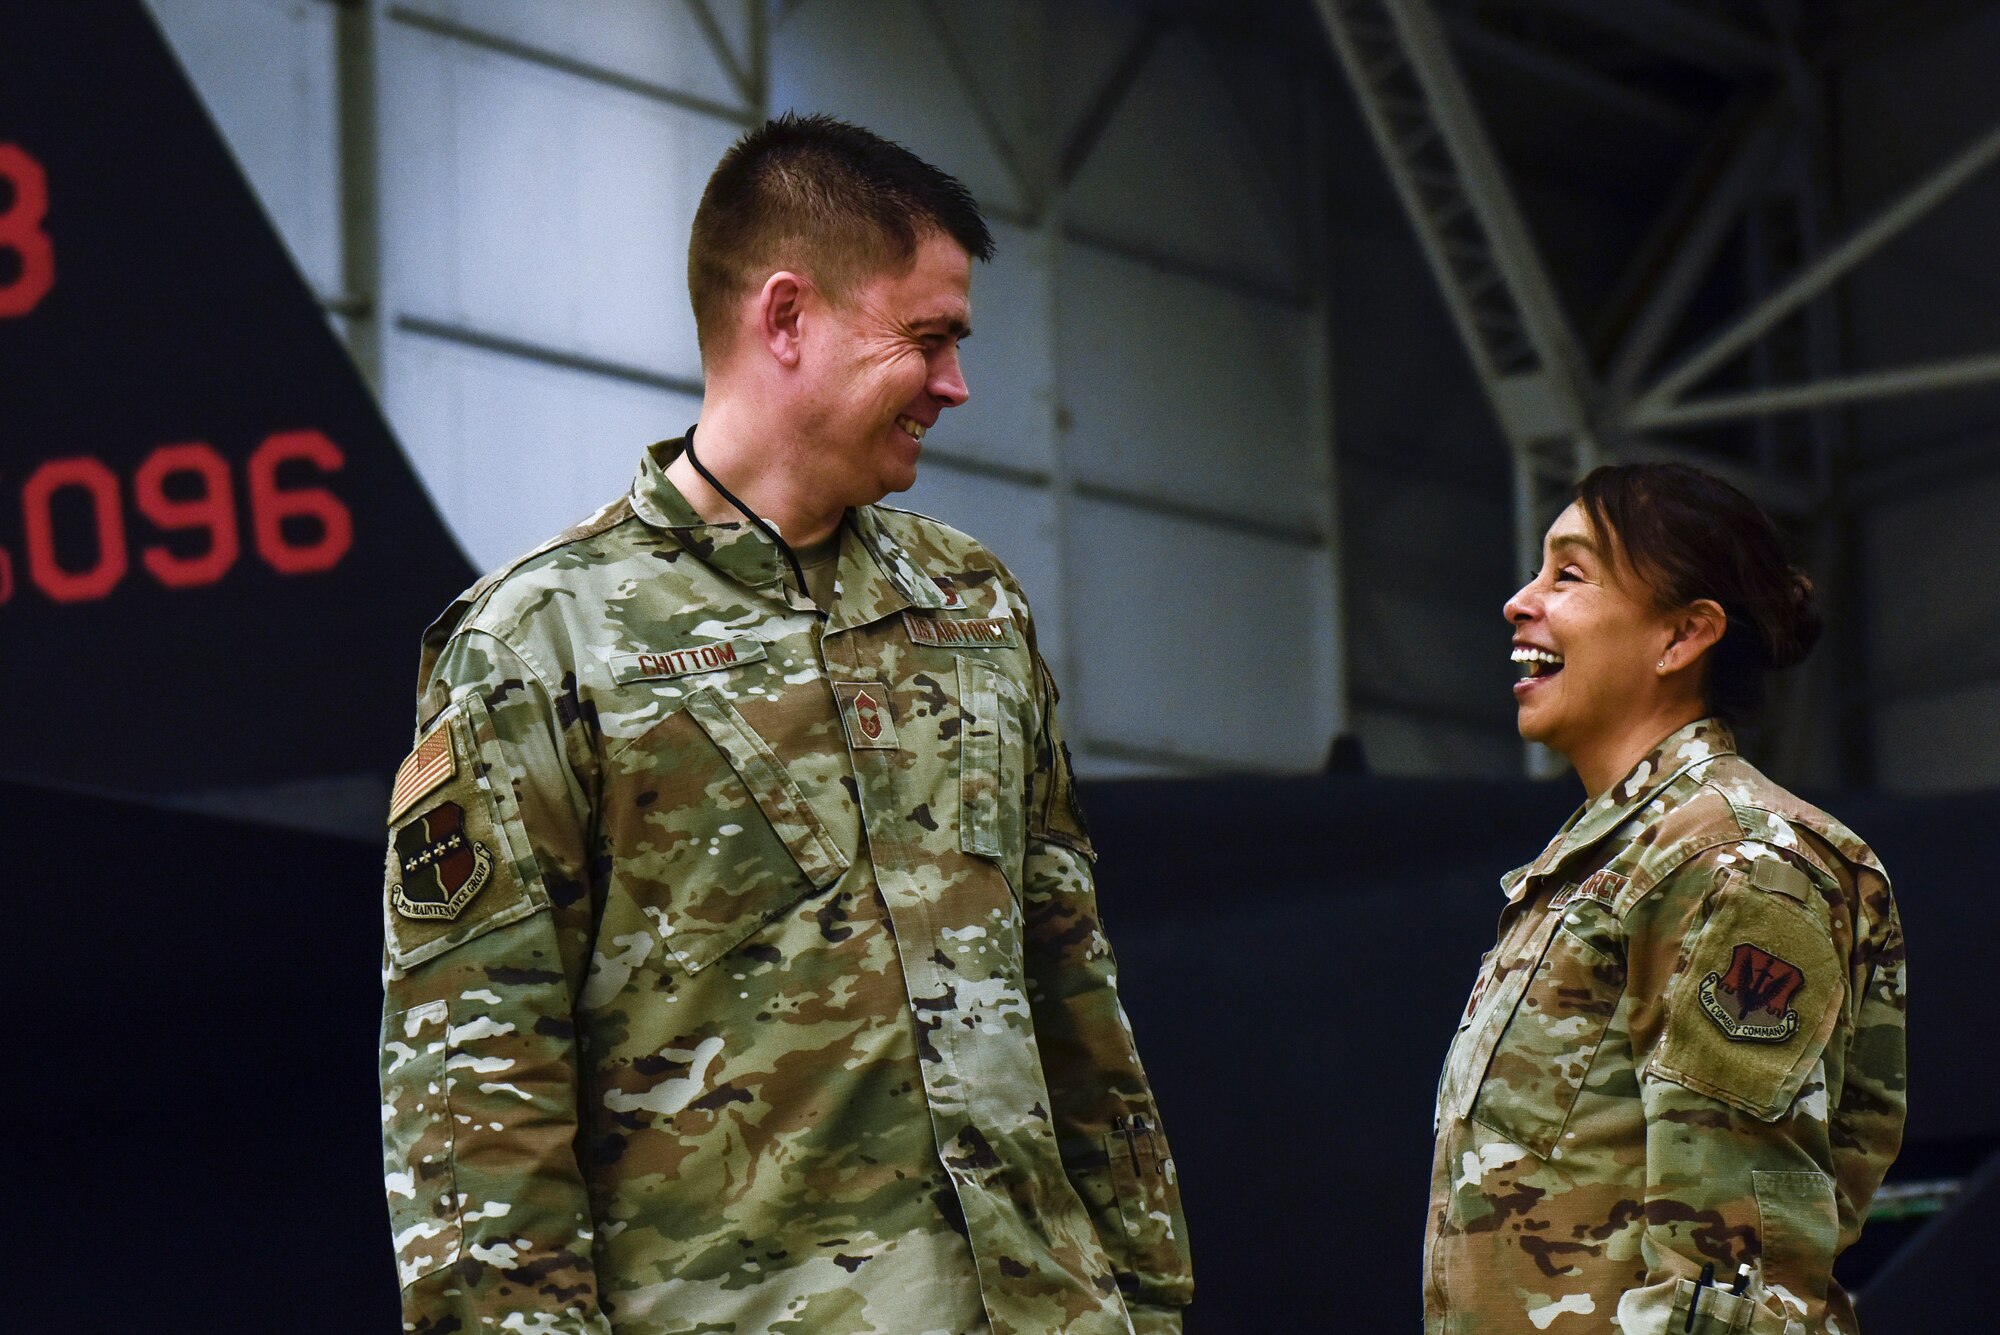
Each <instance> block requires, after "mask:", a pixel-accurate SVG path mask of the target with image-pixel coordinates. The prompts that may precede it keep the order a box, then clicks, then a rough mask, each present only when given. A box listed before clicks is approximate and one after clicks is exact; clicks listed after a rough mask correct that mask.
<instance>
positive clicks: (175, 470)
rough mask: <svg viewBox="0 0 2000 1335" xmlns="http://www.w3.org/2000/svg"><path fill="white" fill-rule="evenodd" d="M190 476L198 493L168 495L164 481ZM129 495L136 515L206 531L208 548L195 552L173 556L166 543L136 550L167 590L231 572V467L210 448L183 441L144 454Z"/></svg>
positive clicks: (234, 545)
mask: <svg viewBox="0 0 2000 1335" xmlns="http://www.w3.org/2000/svg"><path fill="white" fill-rule="evenodd" d="M170 477H192V478H198V479H200V481H201V494H200V495H199V496H196V497H193V498H192V499H189V500H175V499H174V498H173V497H171V496H169V495H167V486H166V484H167V479H168V478H170ZM132 483H133V486H132V490H133V499H134V501H135V502H137V504H138V506H139V513H140V514H142V515H144V516H146V518H148V519H150V520H152V521H153V523H154V524H156V525H158V526H159V527H160V528H161V529H164V530H166V531H168V532H176V531H179V530H182V529H204V530H206V531H207V533H208V548H207V550H206V551H204V552H202V553H201V555H199V556H176V555H175V554H174V553H173V552H172V550H170V549H169V548H166V547H148V548H146V549H145V550H144V551H143V552H141V553H140V554H139V559H140V560H141V561H142V562H144V563H145V566H146V569H148V570H150V571H152V572H153V578H154V579H157V580H158V581H160V583H162V584H164V585H166V586H167V587H168V588H170V589H188V588H193V587H195V586H197V585H201V584H213V583H215V581H217V580H219V579H221V578H222V577H223V576H224V575H226V574H228V573H229V568H230V567H231V566H233V565H235V564H236V557H237V554H238V553H239V552H241V551H242V540H241V537H240V535H239V534H238V532H237V527H236V488H235V487H234V486H233V485H232V484H231V483H230V480H229V465H228V463H227V462H225V461H224V459H223V457H222V456H221V455H220V454H217V453H216V452H215V450H214V448H213V447H212V446H208V445H204V444H202V443H200V442H199V441H196V442H193V443H190V444H187V445H162V446H160V448H159V449H157V450H154V451H153V452H152V453H151V454H149V455H147V456H146V460H145V462H144V463H142V464H140V465H139V472H138V474H137V475H136V476H135V477H134V478H133V479H132Z"/></svg>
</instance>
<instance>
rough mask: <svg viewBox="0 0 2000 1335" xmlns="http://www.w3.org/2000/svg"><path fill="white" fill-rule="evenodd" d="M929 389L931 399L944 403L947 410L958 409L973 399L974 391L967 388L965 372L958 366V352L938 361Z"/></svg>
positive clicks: (954, 351)
mask: <svg viewBox="0 0 2000 1335" xmlns="http://www.w3.org/2000/svg"><path fill="white" fill-rule="evenodd" d="M928 388H929V390H930V395H931V397H932V398H934V399H938V400H940V401H942V402H943V404H944V406H945V407H947V408H956V407H958V406H959V405H960V404H962V403H964V402H965V401H966V400H967V399H969V398H971V397H972V391H971V390H969V389H967V388H966V387H965V371H964V368H962V367H961V366H960V365H959V364H958V353H957V351H956V350H953V351H951V352H948V353H946V354H945V355H944V356H942V357H940V358H939V359H938V361H937V364H936V366H935V367H934V368H933V369H932V371H931V383H930V385H929V386H928Z"/></svg>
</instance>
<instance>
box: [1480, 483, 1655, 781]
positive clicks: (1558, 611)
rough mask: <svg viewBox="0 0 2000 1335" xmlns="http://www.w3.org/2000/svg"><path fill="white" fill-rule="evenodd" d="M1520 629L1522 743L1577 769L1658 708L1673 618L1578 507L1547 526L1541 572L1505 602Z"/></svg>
mask: <svg viewBox="0 0 2000 1335" xmlns="http://www.w3.org/2000/svg"><path fill="white" fill-rule="evenodd" d="M1506 617H1507V620H1508V622H1509V623H1511V624H1512V626H1513V627H1514V653H1513V657H1514V662H1515V663H1516V664H1517V665H1519V667H1520V668H1521V671H1522V674H1523V675H1522V677H1521V679H1520V680H1519V681H1517V682H1515V683H1514V701H1515V708H1516V723H1517V725H1518V727H1519V729H1520V733H1521V736H1522V737H1524V738H1526V739H1527V740H1528V741H1531V742H1540V743H1542V744H1543V745H1545V746H1547V747H1549V748H1550V749H1552V750H1554V751H1557V752H1559V753H1560V754H1562V755H1564V756H1566V757H1568V758H1569V759H1570V760H1571V761H1573V762H1574V761H1575V760H1576V759H1577V758H1578V756H1579V755H1582V754H1586V753H1589V752H1591V751H1593V750H1596V749H1599V748H1600V747H1601V746H1602V745H1603V744H1604V743H1606V742H1607V741H1609V740H1610V739H1612V738H1615V737H1618V736H1620V735H1621V734H1622V733H1624V732H1625V731H1627V730H1628V729H1629V728H1630V727H1631V726H1632V724H1633V722H1634V721H1635V720H1636V719H1641V718H1645V717H1647V716H1649V715H1651V714H1652V713H1653V712H1654V711H1655V709H1656V708H1657V706H1658V700H1657V699H1656V697H1657V696H1658V695H1659V694H1660V692H1661V688H1662V682H1661V678H1660V673H1659V670H1658V667H1657V663H1658V662H1659V660H1660V659H1661V657H1662V655H1663V654H1665V652H1666V651H1667V648H1668V646H1669V645H1670V644H1671V643H1672V641H1673V639H1674V626H1673V621H1672V617H1671V614H1670V613H1668V612H1665V611H1662V610H1661V609H1660V608H1658V607H1656V606H1655V604H1654V598H1653V595H1652V591H1651V590H1650V589H1648V588H1646V586H1645V585H1644V584H1643V583H1642V582H1641V581H1640V580H1639V579H1638V577H1637V576H1636V575H1634V574H1633V573H1632V570H1631V568H1630V567H1629V565H1627V563H1626V562H1625V561H1624V560H1623V559H1622V558H1621V557H1620V556H1619V555H1618V553H1617V552H1616V551H1615V550H1614V548H1613V546H1612V542H1611V540H1610V539H1609V538H1608V536H1607V535H1603V534H1599V533H1597V532H1596V531H1594V530H1593V529H1592V527H1591V524H1590V521H1589V519H1588V518H1587V517H1586V516H1585V514H1584V512H1583V509H1582V507H1581V506H1578V505H1574V504H1573V505H1571V506H1570V507H1569V508H1568V509H1566V510H1564V511H1563V512H1562V514H1560V515H1559V516H1557V517H1556V521H1555V523H1554V524H1552V525H1550V526H1549V531H1548V534H1547V536H1546V537H1545V538H1544V539H1543V544H1542V567H1541V569H1540V570H1539V571H1537V572H1536V574H1535V576H1534V578H1533V579H1531V580H1529V581H1528V583H1526V584H1525V585H1523V586H1522V587H1521V589H1520V590H1519V592H1517V593H1515V595H1514V596H1513V597H1512V598H1509V599H1508V600H1507V604H1506Z"/></svg>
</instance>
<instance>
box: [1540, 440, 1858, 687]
mask: <svg viewBox="0 0 2000 1335" xmlns="http://www.w3.org/2000/svg"><path fill="white" fill-rule="evenodd" d="M1576 500H1577V503H1578V504H1579V505H1581V506H1582V507H1583V512H1584V515H1585V517H1586V518H1588V519H1589V521H1590V526H1591V528H1592V529H1593V530H1595V531H1596V533H1597V535H1598V537H1599V538H1600V539H1603V538H1606V537H1607V536H1609V537H1612V538H1615V540H1616V546H1617V547H1618V548H1619V549H1620V550H1622V551H1623V552H1624V554H1625V561H1626V563H1627V564H1628V565H1629V566H1630V567H1631V569H1632V571H1633V572H1634V573H1635V574H1637V575H1638V577H1639V578H1640V579H1641V580H1642V581H1644V583H1645V584H1646V586H1647V588H1649V589H1651V590H1652V593H1653V597H1654V600H1655V601H1656V602H1657V604H1658V605H1659V606H1660V607H1662V608H1673V607H1685V606H1687V605H1688V604H1689V603H1692V602H1694V601H1695V600H1697V599H1700V598H1709V599H1713V600H1714V601H1715V602H1717V603H1719V604H1721V606H1722V610H1723V613H1724V614H1725V615H1726V616H1727V617H1728V618H1729V626H1728V629H1726V630H1725V631H1724V632H1723V635H1722V639H1721V641H1720V642H1718V643H1717V644H1716V645H1715V647H1714V648H1713V649H1711V650H1710V651H1709V655H1708V681H1707V691H1708V708H1709V712H1710V713H1713V714H1716V715H1719V716H1721V717H1723V718H1726V719H1729V720H1730V721H1732V722H1747V721H1748V720H1750V719H1753V718H1755V717H1756V716H1757V713H1758V711H1759V710H1761V709H1762V708H1763V707H1764V677H1765V674H1766V673H1769V672H1773V671H1777V670H1779V669H1782V668H1788V667H1790V666H1792V664H1794V663H1796V662H1798V661H1799V660H1800V659H1802V658H1804V657H1805V656H1806V654H1807V653H1808V652H1809V651H1810V650H1811V649H1812V647H1813V643H1814V642H1815V641H1816V640H1818V639H1819V631H1820V614H1819V607H1818V605H1817V604H1816V603H1815V602H1814V600H1813V582H1812V580H1811V578H1809V577H1808V576H1807V575H1806V572H1805V571H1803V570H1801V569H1799V568H1798V567H1797V566H1795V565H1793V564H1792V563H1791V561H1790V560H1789V559H1788V558H1787V557H1786V555H1785V548H1784V541H1783V539H1782V538H1781V537H1780V536H1779V533H1778V529H1777V526H1776V525H1775V524H1773V523H1772V522H1771V518H1770V516H1769V515H1767V514H1765V513H1764V512H1763V511H1762V510H1761V509H1759V508H1758V506H1757V503H1756V502H1755V501H1753V500H1751V499H1750V498H1749V497H1748V496H1745V495H1744V494H1743V493H1742V492H1740V491H1738V490H1737V489H1736V488H1735V487H1732V486H1730V485H1729V484H1728V483H1727V482H1724V481H1723V480H1722V479H1721V478H1719V477H1716V476H1715V475H1714V474H1712V473H1705V472H1703V471H1702V470H1701V469H1699V468H1693V467H1690V466H1688V465H1687V464H1610V465H1607V466H1605V467H1603V468H1598V469H1594V470H1593V471H1592V472H1591V473H1590V474H1589V475H1588V476H1586V477H1585V478H1584V479H1583V480H1582V481H1581V482H1579V483H1577V484H1576Z"/></svg>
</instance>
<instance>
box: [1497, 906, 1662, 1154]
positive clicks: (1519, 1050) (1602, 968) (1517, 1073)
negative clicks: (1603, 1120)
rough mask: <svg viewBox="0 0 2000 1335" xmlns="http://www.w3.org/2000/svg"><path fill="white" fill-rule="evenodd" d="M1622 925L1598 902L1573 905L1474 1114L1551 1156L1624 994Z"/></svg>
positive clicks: (1510, 1027) (1517, 1012)
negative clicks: (1618, 938) (1619, 927)
mask: <svg viewBox="0 0 2000 1335" xmlns="http://www.w3.org/2000/svg"><path fill="white" fill-rule="evenodd" d="M1615 929H1616V923H1615V921H1614V920H1613V919H1612V918H1611V915H1610V914H1609V913H1608V912H1606V911H1605V910H1604V909H1602V908H1601V907H1599V906H1598V905H1596V904H1594V903H1590V902H1583V903H1579V904H1576V905H1574V906H1572V907H1571V908H1570V909H1569V910H1568V912H1567V913H1566V914H1565V915H1564V916H1563V918H1562V920H1561V921H1560V922H1559V923H1558V924H1557V925H1556V927H1555V930H1554V931H1553V932H1551V933H1550V935H1549V943H1548V946H1547V947H1546V948H1545V949H1544V950H1543V951H1542V956H1541V960H1540V961H1539V962H1538V963H1537V964H1536V965H1535V970H1534V972H1533V973H1532V974H1531V975H1530V976H1529V978H1528V982H1527V986H1526V987H1524V988H1523V989H1522V991H1521V996H1520V1000H1518V1001H1517V1002H1515V1003H1514V1009H1513V1012H1512V1014H1511V1015H1509V1017H1508V1019H1507V1026H1506V1028H1505V1029H1504V1030H1502V1031H1501V1034H1500V1038H1499V1041H1498V1042H1497V1043H1495V1044H1494V1047H1493V1055H1492V1058H1491V1060H1490V1061H1489V1062H1488V1063H1487V1066H1486V1071H1485V1075H1484V1078H1483V1079H1482V1080H1481V1081H1480V1084H1479V1092H1478V1095H1477V1097H1476V1098H1475V1099H1474V1100H1473V1104H1472V1119H1473V1120H1474V1121H1476V1122H1478V1123H1479V1124H1480V1125H1482V1126H1484V1127H1487V1128H1488V1129H1490V1130H1492V1131H1494V1132H1497V1133H1498V1134H1500V1135H1502V1136H1505V1137H1506V1138H1507V1139H1508V1140H1510V1141H1512V1142H1513V1143H1514V1144H1516V1145H1519V1146H1521V1147H1522V1148H1523V1149H1525V1150H1528V1151H1529V1152H1530V1153H1532V1154H1534V1155H1535V1156H1536V1157H1537V1158H1542V1159H1546V1158H1548V1157H1550V1152H1551V1151H1553V1150H1554V1149H1555V1148H1556V1145H1557V1143H1558V1141H1559V1140H1560V1139H1561V1137H1562V1132H1563V1127H1564V1125H1565V1124H1566V1123H1567V1122H1568V1121H1569V1116H1570V1112H1571V1110H1572V1109H1573V1108H1574V1107H1575V1106H1576V1099H1577V1095H1578V1094H1579V1093H1581V1092H1582V1090H1583V1087H1584V1082H1585V1080H1586V1079H1587V1078H1588V1076H1589V1074H1590V1067H1591V1063H1592V1062H1593V1061H1594V1060H1595V1059H1596V1057H1597V1051H1598V1048H1599V1047H1601V1046H1602V1045H1603V1042H1604V1036H1605V1031H1606V1030H1607V1029H1608V1028H1609V1026H1610V1023H1611V1017H1612V1014H1613V1013H1614V1012H1615V1011H1616V1010H1617V1008H1618V1001H1619V998H1620V997H1621V996H1622V995H1623V994H1624V991H1625V963H1624V960H1623V958H1622V955H1621V953H1620V950H1619V947H1618V944H1617V942H1616V939H1615V934H1616V933H1615Z"/></svg>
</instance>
